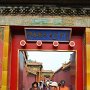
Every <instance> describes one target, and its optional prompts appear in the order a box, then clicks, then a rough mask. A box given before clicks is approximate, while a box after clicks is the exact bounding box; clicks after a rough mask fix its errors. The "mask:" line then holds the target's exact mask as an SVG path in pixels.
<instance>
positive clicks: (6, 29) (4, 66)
mask: <svg viewBox="0 0 90 90" xmlns="http://www.w3.org/2000/svg"><path fill="white" fill-rule="evenodd" d="M9 32H10V30H9V26H5V27H4V45H3V59H2V86H1V90H7V88H8V86H7V83H8V82H7V80H8V76H7V75H8V49H9Z"/></svg>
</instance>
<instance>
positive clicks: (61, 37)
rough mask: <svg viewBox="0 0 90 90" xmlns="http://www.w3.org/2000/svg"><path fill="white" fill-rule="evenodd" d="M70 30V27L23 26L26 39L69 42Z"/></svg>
mask: <svg viewBox="0 0 90 90" xmlns="http://www.w3.org/2000/svg"><path fill="white" fill-rule="evenodd" d="M71 31H72V30H71V28H25V37H26V40H27V41H37V40H41V41H43V42H53V41H58V42H69V41H70V38H71Z"/></svg>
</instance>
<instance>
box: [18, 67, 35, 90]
mask: <svg viewBox="0 0 90 90" xmlns="http://www.w3.org/2000/svg"><path fill="white" fill-rule="evenodd" d="M35 78H36V76H35V75H33V74H29V75H27V73H26V70H25V68H24V70H23V87H24V89H20V90H29V88H31V87H32V83H33V82H35Z"/></svg>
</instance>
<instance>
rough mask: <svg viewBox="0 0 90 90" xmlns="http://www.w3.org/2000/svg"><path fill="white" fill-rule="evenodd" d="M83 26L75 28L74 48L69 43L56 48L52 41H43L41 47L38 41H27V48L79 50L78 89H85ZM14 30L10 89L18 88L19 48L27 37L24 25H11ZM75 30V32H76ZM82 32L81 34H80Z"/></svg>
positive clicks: (72, 38)
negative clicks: (37, 43)
mask: <svg viewBox="0 0 90 90" xmlns="http://www.w3.org/2000/svg"><path fill="white" fill-rule="evenodd" d="M82 29H83V28H73V34H72V37H71V40H73V41H75V43H76V45H75V47H74V48H73V49H72V48H70V47H69V46H68V44H67V43H60V45H59V46H58V48H54V47H53V46H52V43H43V45H42V47H41V48H38V47H37V46H36V43H29V42H28V43H27V45H26V47H25V49H39V50H42V49H43V50H77V78H76V79H77V87H76V88H77V90H83V69H82V67H83V61H82V51H83V49H82V46H83V45H82V39H83V38H82V36H81V34H82V32H81V30H82ZM11 30H12V57H11V80H10V90H17V78H18V76H17V70H18V62H19V61H18V49H23V48H22V47H21V46H20V43H19V42H20V40H22V39H25V35H24V31H23V30H24V27H16V28H15V27H11ZM74 31H75V32H74ZM79 34H80V35H79Z"/></svg>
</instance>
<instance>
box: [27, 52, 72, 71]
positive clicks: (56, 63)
mask: <svg viewBox="0 0 90 90" xmlns="http://www.w3.org/2000/svg"><path fill="white" fill-rule="evenodd" d="M27 52H28V60H30V59H31V60H33V61H37V62H42V64H43V69H44V70H53V71H57V70H58V69H59V68H60V67H61V66H62V64H63V63H65V62H68V61H69V59H70V54H72V53H73V52H59V51H58V52H57V51H56V52H55V51H54V52H52V51H27Z"/></svg>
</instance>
